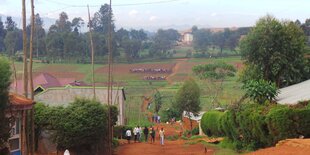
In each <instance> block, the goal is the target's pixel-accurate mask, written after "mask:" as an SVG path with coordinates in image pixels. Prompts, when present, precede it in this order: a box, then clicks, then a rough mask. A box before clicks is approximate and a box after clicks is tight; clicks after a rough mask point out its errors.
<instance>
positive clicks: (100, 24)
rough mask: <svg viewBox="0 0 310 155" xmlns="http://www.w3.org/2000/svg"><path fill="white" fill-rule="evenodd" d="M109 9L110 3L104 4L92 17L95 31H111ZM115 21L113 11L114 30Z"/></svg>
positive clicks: (105, 32)
mask: <svg viewBox="0 0 310 155" xmlns="http://www.w3.org/2000/svg"><path fill="white" fill-rule="evenodd" d="M109 10H110V5H109V4H104V5H101V7H100V9H99V11H98V12H96V13H95V14H94V17H93V19H92V22H91V23H92V27H93V28H94V31H95V32H102V33H103V34H105V35H107V34H108V32H109V21H110V17H109ZM114 28H115V26H114V21H113V13H112V32H114Z"/></svg>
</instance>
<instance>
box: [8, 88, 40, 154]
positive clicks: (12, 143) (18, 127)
mask: <svg viewBox="0 0 310 155" xmlns="http://www.w3.org/2000/svg"><path fill="white" fill-rule="evenodd" d="M9 103H10V104H9V110H8V111H7V112H6V117H10V118H13V120H14V121H13V124H11V126H12V128H11V137H10V138H9V142H8V148H9V150H10V153H11V155H21V154H22V152H21V150H22V147H23V146H24V147H26V146H25V144H22V137H23V134H24V132H23V131H24V130H25V129H22V122H23V121H24V120H23V117H22V115H23V114H25V111H28V110H31V109H32V108H33V105H34V104H35V102H34V101H33V100H30V99H27V98H25V97H23V96H21V95H17V94H12V93H11V94H9Z"/></svg>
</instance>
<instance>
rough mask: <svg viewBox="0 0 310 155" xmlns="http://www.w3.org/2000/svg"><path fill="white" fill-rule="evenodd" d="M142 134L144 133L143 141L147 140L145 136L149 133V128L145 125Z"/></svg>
mask: <svg viewBox="0 0 310 155" xmlns="http://www.w3.org/2000/svg"><path fill="white" fill-rule="evenodd" d="M143 134H144V138H145V142H147V140H148V139H147V138H148V135H149V129H148V128H147V127H146V126H145V127H144V129H143Z"/></svg>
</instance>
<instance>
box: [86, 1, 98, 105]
mask: <svg viewBox="0 0 310 155" xmlns="http://www.w3.org/2000/svg"><path fill="white" fill-rule="evenodd" d="M87 9H88V22H89V38H90V46H91V66H92V83H93V95H94V96H93V98H94V99H95V98H96V86H95V67H94V44H93V36H92V30H91V26H92V23H91V20H90V13H89V6H88V5H87Z"/></svg>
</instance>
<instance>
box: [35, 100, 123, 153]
mask: <svg viewBox="0 0 310 155" xmlns="http://www.w3.org/2000/svg"><path fill="white" fill-rule="evenodd" d="M35 110H36V114H35V120H36V122H35V123H36V127H37V128H36V133H37V135H38V133H40V131H42V130H50V131H53V134H52V135H51V136H52V137H51V138H52V139H53V140H54V142H55V143H56V144H57V148H58V149H60V150H64V149H70V150H72V151H73V152H83V151H85V150H88V151H89V152H88V154H95V153H96V150H95V149H94V148H95V147H98V146H100V145H101V146H102V145H104V144H102V143H103V142H105V141H106V138H107V135H106V134H107V130H108V126H107V125H108V122H107V119H108V106H103V105H102V104H101V103H99V102H97V101H94V100H87V99H76V100H75V101H74V102H73V103H70V104H69V105H68V106H67V107H65V108H64V107H48V106H44V105H42V104H37V105H35ZM117 116H118V111H117V108H116V107H115V106H112V107H111V119H112V125H114V124H115V123H116V121H117ZM93 146H95V147H93Z"/></svg>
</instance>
